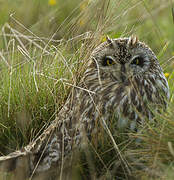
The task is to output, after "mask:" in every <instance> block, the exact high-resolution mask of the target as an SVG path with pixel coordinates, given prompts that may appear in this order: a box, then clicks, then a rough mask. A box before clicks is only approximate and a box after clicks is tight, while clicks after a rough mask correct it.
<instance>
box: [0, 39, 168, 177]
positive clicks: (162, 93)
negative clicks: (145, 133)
mask: <svg viewBox="0 0 174 180" xmlns="http://www.w3.org/2000/svg"><path fill="white" fill-rule="evenodd" d="M78 86H79V88H75V89H73V91H72V93H71V96H70V98H69V99H68V100H67V102H66V103H65V105H64V107H63V108H62V110H61V111H60V112H59V114H58V117H57V118H56V119H55V120H54V121H53V122H52V123H51V125H50V126H49V127H48V128H47V129H46V130H45V131H44V132H43V133H42V134H41V136H40V137H38V138H37V139H36V140H35V141H33V142H32V143H30V144H29V145H28V146H26V147H24V148H23V149H22V150H20V151H16V152H13V153H11V154H9V155H8V156H4V157H0V165H1V169H2V170H4V171H12V170H14V171H15V173H17V174H19V173H21V171H22V172H23V173H24V174H25V176H24V177H30V176H33V177H34V176H35V175H37V174H40V173H42V172H52V171H54V170H55V169H56V171H58V169H59V170H60V169H61V168H62V161H63V159H64V160H65V159H66V158H67V157H68V156H69V155H70V154H71V152H72V150H74V149H76V148H80V147H82V145H83V144H84V141H85V139H88V140H90V139H91V134H92V133H93V132H94V130H95V134H97V129H96V126H97V124H98V123H101V124H103V126H105V125H107V123H108V122H109V119H110V118H111V117H113V115H114V117H115V121H117V123H116V124H117V127H116V128H124V127H126V128H130V129H132V130H137V128H138V125H139V124H142V123H143V122H144V119H145V118H146V119H149V121H151V120H152V119H153V111H158V109H161V108H162V109H163V108H165V107H166V106H167V99H168V98H169V87H168V83H167V80H166V78H165V76H164V74H163V71H162V68H161V67H160V64H159V63H158V60H157V58H156V56H155V54H154V53H153V52H152V50H151V49H150V48H149V47H148V46H147V45H145V44H144V43H142V42H140V41H139V40H138V39H137V38H136V37H133V36H132V37H130V38H118V39H109V38H107V41H106V42H104V43H102V44H100V45H99V46H98V47H97V48H96V49H94V51H93V52H92V54H91V58H90V60H89V62H88V67H87V69H86V71H85V72H84V76H83V78H82V79H81V81H80V83H79V84H78ZM110 122H112V121H110ZM116 130H117V129H115V131H116ZM103 136H104V134H103ZM84 137H86V138H84ZM73 152H75V151H73Z"/></svg>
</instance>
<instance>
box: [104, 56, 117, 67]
mask: <svg viewBox="0 0 174 180" xmlns="http://www.w3.org/2000/svg"><path fill="white" fill-rule="evenodd" d="M114 64H115V61H114V60H113V59H112V58H111V57H105V58H104V60H103V66H111V65H114Z"/></svg>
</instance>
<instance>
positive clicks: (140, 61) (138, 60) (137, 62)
mask: <svg viewBox="0 0 174 180" xmlns="http://www.w3.org/2000/svg"><path fill="white" fill-rule="evenodd" d="M143 62H144V60H143V58H142V57H136V58H134V59H133V61H132V62H131V64H134V65H138V66H143Z"/></svg>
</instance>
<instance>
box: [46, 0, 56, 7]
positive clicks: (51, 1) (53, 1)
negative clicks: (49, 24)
mask: <svg viewBox="0 0 174 180" xmlns="http://www.w3.org/2000/svg"><path fill="white" fill-rule="evenodd" d="M56 3H57V2H56V0H49V1H48V4H49V5H50V6H54V5H56Z"/></svg>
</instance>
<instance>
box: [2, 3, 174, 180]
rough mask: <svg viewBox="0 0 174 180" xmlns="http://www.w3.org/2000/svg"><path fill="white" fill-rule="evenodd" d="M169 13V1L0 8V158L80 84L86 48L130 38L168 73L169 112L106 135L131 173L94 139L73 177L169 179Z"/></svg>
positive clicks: (172, 158)
mask: <svg viewBox="0 0 174 180" xmlns="http://www.w3.org/2000/svg"><path fill="white" fill-rule="evenodd" d="M9 4H10V6H9ZM19 5H20V8H19ZM171 7H172V4H171V2H170V1H169V2H168V1H167V2H166V1H160V2H159V1H157V0H155V1H153V2H152V1H150V0H147V1H138V0H132V1H131V0H128V1H123V0H122V1H117V0H106V1H105V0H96V1H92V0H91V1H90V0H84V1H80V0H75V1H70V0H65V1H64V2H61V1H57V3H56V4H55V5H53V6H51V5H49V2H48V1H47V0H44V1H43V0H38V1H34V0H33V1H20V0H19V1H17V0H16V1H5V2H3V3H2V6H1V8H2V9H1V11H0V15H1V17H2V18H1V21H0V25H1V37H0V42H1V43H0V47H1V51H0V58H1V62H0V71H1V78H0V82H1V87H0V154H1V155H4V154H7V153H9V152H12V151H14V150H15V149H19V148H21V147H22V146H25V145H26V144H28V143H29V142H30V141H31V140H33V139H35V138H36V137H37V136H38V135H39V134H40V133H41V132H42V131H43V129H44V128H46V127H47V126H48V125H49V123H50V122H51V121H52V120H54V119H55V117H56V115H57V113H58V111H59V110H60V109H61V107H62V106H63V105H64V103H65V101H66V99H67V97H68V94H69V92H70V91H71V89H72V88H73V87H74V86H76V85H77V84H78V81H79V79H80V78H81V76H82V74H83V72H84V70H85V67H86V66H85V65H86V63H87V62H88V60H89V56H90V53H91V51H92V49H93V48H94V47H95V46H97V45H98V44H99V43H100V42H101V41H103V40H104V37H105V36H106V34H107V35H109V36H110V37H112V38H117V37H124V36H129V35H131V34H136V35H137V36H138V37H139V39H140V40H142V41H145V42H146V43H147V44H148V45H149V46H150V47H151V48H152V49H153V50H154V52H155V53H156V55H157V56H158V58H159V61H160V64H161V66H162V67H163V69H164V72H165V73H168V82H169V86H170V91H171V98H170V102H169V106H168V109H167V111H166V112H165V113H163V114H157V115H156V122H157V123H156V124H155V125H154V124H147V125H146V126H145V127H144V128H143V132H142V133H141V134H133V133H132V132H129V133H123V132H115V134H112V136H113V137H114V139H115V140H116V143H117V145H118V148H119V150H120V152H121V154H122V156H123V158H124V160H125V161H126V163H127V165H128V168H129V170H130V172H131V173H130V172H129V170H128V169H127V168H126V167H125V166H124V164H122V162H121V161H119V159H118V154H117V153H118V152H117V153H116V152H115V150H114V147H113V144H112V143H111V141H110V138H109V137H108V136H107V135H106V136H104V137H103V135H101V134H100V135H99V136H98V139H94V142H95V143H93V144H97V145H96V147H95V146H94V145H93V144H91V145H90V150H89V152H87V154H84V152H82V155H80V157H79V161H80V162H79V163H78V164H76V167H77V168H75V170H74V177H75V178H74V179H90V178H91V179H95V178H97V177H98V176H99V175H100V179H114V177H115V178H116V179H133V178H135V177H138V179H150V178H151V179H173V178H174V174H173V168H174V166H173V163H174V147H173V146H174V141H173V135H174V134H173V132H174V121H173V104H174V101H173V90H174V87H173V76H174V73H173V68H174V62H173V55H174V54H173V53H174V44H173V41H174V36H173V26H174V25H173V24H172V14H171ZM110 128H111V129H112V128H113V127H110ZM113 131H114V130H113ZM103 133H104V132H103ZM137 138H139V139H141V143H140V144H139V143H138V144H137V143H136V139H137ZM96 142H97V143H96ZM85 157H86V158H85ZM138 159H141V161H139V160H138ZM142 161H143V162H144V163H143V164H141V162H142ZM142 166H143V168H141V167H142ZM144 166H145V167H146V169H147V171H144ZM142 169H143V170H142ZM151 170H152V171H151Z"/></svg>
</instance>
